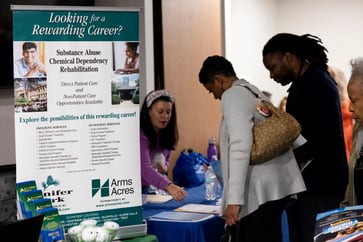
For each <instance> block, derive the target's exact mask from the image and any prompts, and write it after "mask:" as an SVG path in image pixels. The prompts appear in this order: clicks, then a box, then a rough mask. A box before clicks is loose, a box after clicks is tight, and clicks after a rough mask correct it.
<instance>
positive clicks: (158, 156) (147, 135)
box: [140, 90, 187, 201]
mask: <svg viewBox="0 0 363 242" xmlns="http://www.w3.org/2000/svg"><path fill="white" fill-rule="evenodd" d="M177 142H178V127H177V118H176V110H175V100H174V97H173V96H172V95H171V94H170V92H168V91H167V90H154V91H151V92H150V93H149V94H148V95H147V96H146V97H145V100H144V102H143V104H142V107H141V113H140V152H141V180H142V190H143V193H147V192H148V190H149V188H150V185H153V186H154V187H156V188H158V189H162V190H165V191H166V192H168V193H169V194H170V195H171V196H172V197H173V199H175V200H177V201H181V200H183V199H184V198H185V196H186V195H187V193H186V192H185V191H184V189H183V188H181V187H179V186H177V185H175V184H173V183H172V182H171V181H170V180H169V179H168V178H167V176H166V175H167V173H168V166H169V161H170V153H171V151H172V150H174V149H175V146H176V144H177Z"/></svg>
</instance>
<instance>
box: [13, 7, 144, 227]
mask: <svg viewBox="0 0 363 242" xmlns="http://www.w3.org/2000/svg"><path fill="white" fill-rule="evenodd" d="M12 11H13V40H14V43H13V44H14V96H15V98H14V112H15V142H16V144H15V148H16V174H17V182H23V181H28V180H35V181H36V185H37V188H38V189H41V190H42V191H43V195H44V197H45V198H51V199H52V204H53V207H56V208H58V210H59V214H60V218H61V221H62V224H63V225H64V228H65V230H66V231H67V229H68V228H70V227H71V226H75V225H79V223H80V222H81V221H83V220H85V219H95V220H97V221H98V222H102V221H106V220H107V221H115V222H117V223H118V224H119V225H120V226H128V225H135V224H141V223H142V201H141V178H140V160H139V159H140V157H139V153H140V152H139V149H140V146H139V100H138V86H139V81H140V79H139V70H138V62H139V48H138V43H139V11H138V10H130V9H117V8H112V9H110V8H97V7H88V8H82V7H69V8H66V7H60V8H57V7H49V6H20V5H19V6H16V5H14V6H12ZM140 56H142V53H140Z"/></svg>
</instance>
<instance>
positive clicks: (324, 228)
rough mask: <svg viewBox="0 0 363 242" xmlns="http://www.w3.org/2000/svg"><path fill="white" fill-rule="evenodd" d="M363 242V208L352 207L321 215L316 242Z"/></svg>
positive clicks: (318, 218) (318, 221)
mask: <svg viewBox="0 0 363 242" xmlns="http://www.w3.org/2000/svg"><path fill="white" fill-rule="evenodd" d="M327 241H329V242H353V241H355V242H358V241H363V206H362V205H360V206H350V207H344V208H338V209H334V210H330V211H327V212H324V213H319V214H318V215H317V217H316V225H315V237H314V242H327Z"/></svg>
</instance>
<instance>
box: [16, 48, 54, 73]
mask: <svg viewBox="0 0 363 242" xmlns="http://www.w3.org/2000/svg"><path fill="white" fill-rule="evenodd" d="M22 49H23V57H22V58H20V59H18V60H16V61H15V63H14V77H15V78H21V77H45V76H46V75H47V71H46V69H45V66H44V64H43V63H42V62H41V61H40V60H39V59H38V51H37V45H36V44H35V43H34V42H24V43H23V46H22Z"/></svg>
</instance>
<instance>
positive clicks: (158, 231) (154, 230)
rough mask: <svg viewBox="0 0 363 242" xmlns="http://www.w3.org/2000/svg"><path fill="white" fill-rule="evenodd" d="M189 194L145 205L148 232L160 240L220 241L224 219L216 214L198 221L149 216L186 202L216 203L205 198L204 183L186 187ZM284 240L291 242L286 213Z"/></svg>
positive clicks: (284, 218)
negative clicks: (159, 219) (158, 219)
mask: <svg viewBox="0 0 363 242" xmlns="http://www.w3.org/2000/svg"><path fill="white" fill-rule="evenodd" d="M186 191H187V192H188V196H187V197H186V199H185V200H184V201H182V202H177V201H174V200H171V201H169V202H166V203H161V204H159V203H147V204H145V205H144V206H143V217H144V218H145V220H146V221H147V232H148V234H154V235H156V236H157V238H158V240H159V242H171V241H172V242H194V241H195V242H219V238H220V237H221V235H222V234H223V232H224V219H222V218H220V217H219V216H215V217H213V218H211V219H208V220H205V221H201V222H198V223H195V222H191V223H184V222H171V221H154V220H149V219H148V218H149V217H151V216H152V215H155V214H158V213H160V212H164V211H172V210H174V209H176V208H178V207H181V206H183V205H185V204H190V203H198V204H215V202H211V201H207V200H205V199H204V192H205V188H204V185H201V186H198V187H193V188H186ZM281 227H282V235H283V238H282V241H283V242H289V232H288V225H287V217H286V213H283V215H282V226H281Z"/></svg>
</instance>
